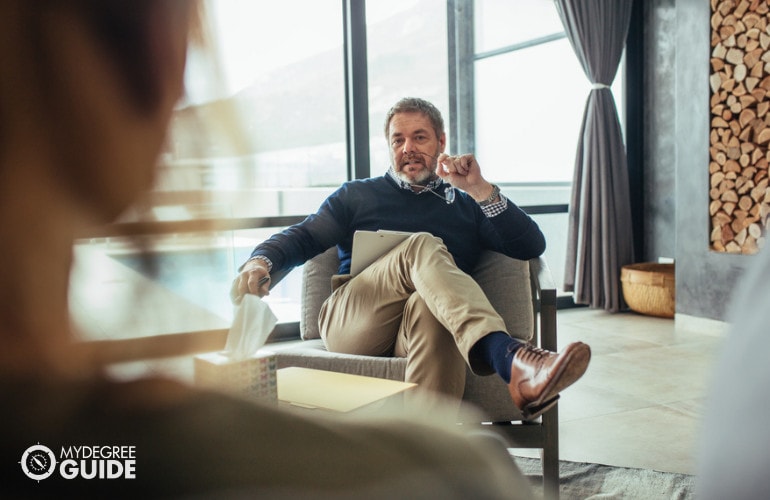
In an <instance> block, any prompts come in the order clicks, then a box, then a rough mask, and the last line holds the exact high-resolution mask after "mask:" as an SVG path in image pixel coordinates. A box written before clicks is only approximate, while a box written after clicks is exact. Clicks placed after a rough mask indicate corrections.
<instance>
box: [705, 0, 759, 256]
mask: <svg viewBox="0 0 770 500" xmlns="http://www.w3.org/2000/svg"><path fill="white" fill-rule="evenodd" d="M711 12H712V15H711V48H712V51H711V76H710V79H709V82H710V84H711V135H710V149H709V152H710V158H711V160H710V162H709V176H710V185H711V186H710V198H711V203H710V206H709V214H710V215H711V248H712V249H714V250H716V251H720V252H730V253H749V254H750V253H756V252H757V251H758V250H759V248H761V247H762V245H763V244H764V241H765V228H766V227H767V224H768V215H769V214H770V188H769V187H768V172H767V170H768V164H770V112H769V111H770V0H711Z"/></svg>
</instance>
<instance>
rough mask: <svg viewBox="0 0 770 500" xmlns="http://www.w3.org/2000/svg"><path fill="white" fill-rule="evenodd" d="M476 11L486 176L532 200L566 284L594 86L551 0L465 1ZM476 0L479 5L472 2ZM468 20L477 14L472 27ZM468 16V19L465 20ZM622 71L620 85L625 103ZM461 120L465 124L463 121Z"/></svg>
mask: <svg viewBox="0 0 770 500" xmlns="http://www.w3.org/2000/svg"><path fill="white" fill-rule="evenodd" d="M458 4H459V5H463V6H464V7H465V8H466V9H472V15H471V16H466V17H464V18H461V19H459V20H458V23H459V27H460V29H459V31H460V32H465V33H471V34H470V35H468V36H469V37H470V38H471V39H472V44H470V46H472V47H473V48H472V55H469V56H468V57H467V58H465V59H466V60H468V61H472V62H471V63H470V67H468V68H467V71H465V72H462V71H461V72H459V73H460V76H459V78H463V76H462V75H463V73H465V74H471V75H473V76H472V79H473V81H472V82H461V83H460V84H459V86H460V87H462V86H463V85H466V86H467V87H469V88H472V89H473V92H472V94H471V95H472V100H473V102H472V109H473V121H472V129H471V132H470V133H471V134H472V137H473V141H472V142H473V144H474V145H475V153H476V155H477V157H478V159H479V163H480V164H481V165H482V169H483V172H484V174H485V176H487V177H488V178H489V179H492V180H494V181H496V182H498V183H499V184H501V186H502V189H503V192H504V193H506V194H507V195H508V196H509V197H510V198H511V199H512V200H514V201H515V202H516V203H517V204H519V205H521V206H525V207H528V209H529V211H530V213H532V214H533V217H534V218H535V220H537V222H538V224H540V226H541V228H542V229H543V232H544V233H545V235H546V239H547V241H548V249H547V251H546V258H547V260H548V263H549V265H550V267H551V270H552V273H553V275H554V279H555V280H556V281H557V284H559V287H560V288H561V283H562V281H563V277H564V262H565V254H566V232H567V210H568V204H569V201H570V199H569V198H570V192H571V181H572V177H573V170H574V164H575V152H576V148H577V143H578V136H579V133H580V124H581V121H582V117H583V110H584V108H585V103H586V98H587V97H588V93H589V92H590V91H591V85H590V83H589V82H588V79H587V77H586V75H585V74H584V72H583V70H582V68H581V67H580V64H579V62H578V60H577V57H576V55H575V53H574V51H573V50H572V47H571V46H570V44H569V41H568V40H567V38H566V35H565V33H564V28H563V26H562V23H561V20H560V19H559V15H558V12H557V11H556V7H555V6H554V4H553V2H552V1H547V0H516V1H515V2H511V1H508V0H467V1H466V0H458ZM471 4H472V5H471ZM468 19H472V20H473V22H472V27H471V26H468V25H467V24H470V22H469V21H468ZM463 23H465V24H463ZM620 76H621V72H619V74H618V76H617V77H616V79H615V82H614V84H613V92H615V98H616V100H617V102H619V103H620V102H622V95H621V90H622V81H621V80H622V79H621V78H620ZM460 126H461V127H462V126H464V124H463V123H461V124H460Z"/></svg>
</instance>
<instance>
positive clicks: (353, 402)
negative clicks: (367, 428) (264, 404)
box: [277, 366, 417, 413]
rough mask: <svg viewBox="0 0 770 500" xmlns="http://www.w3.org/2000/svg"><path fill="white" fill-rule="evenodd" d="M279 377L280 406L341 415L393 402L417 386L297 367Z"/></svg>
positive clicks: (281, 373) (284, 369) (283, 372)
mask: <svg viewBox="0 0 770 500" xmlns="http://www.w3.org/2000/svg"><path fill="white" fill-rule="evenodd" d="M277 378H278V400H279V401H280V402H281V403H283V404H285V405H290V406H294V407H299V408H306V409H319V410H326V411H331V412H341V413H347V412H352V411H358V410H361V409H364V408H369V407H371V406H372V405H374V403H385V402H391V401H393V400H394V399H398V396H400V395H402V394H403V393H404V391H408V390H410V389H411V388H413V387H415V386H416V385H417V384H413V383H409V382H399V381H395V380H386V379H381V378H375V377H366V376H363V375H351V374H349V373H339V372H331V371H325V370H315V369H312V368H301V367H296V366H292V367H287V368H281V369H280V370H278V371H277Z"/></svg>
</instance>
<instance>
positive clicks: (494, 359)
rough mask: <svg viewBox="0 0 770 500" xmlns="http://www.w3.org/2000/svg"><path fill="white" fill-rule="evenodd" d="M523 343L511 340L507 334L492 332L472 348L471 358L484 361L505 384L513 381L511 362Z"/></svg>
mask: <svg viewBox="0 0 770 500" xmlns="http://www.w3.org/2000/svg"><path fill="white" fill-rule="evenodd" d="M520 346H521V342H519V341H518V340H515V339H513V338H511V337H510V336H509V335H508V334H507V333H505V332H492V333H490V334H489V335H487V336H485V337H482V338H481V339H480V340H479V341H478V342H476V345H474V346H473V347H472V348H471V352H470V354H471V356H472V357H478V358H480V359H482V360H484V361H485V362H486V363H487V364H488V365H489V366H491V367H492V368H493V369H494V370H495V372H497V374H498V375H500V377H502V379H503V380H505V383H506V384H507V383H508V382H510V381H511V362H513V355H514V354H516V350H518V348H519V347H520Z"/></svg>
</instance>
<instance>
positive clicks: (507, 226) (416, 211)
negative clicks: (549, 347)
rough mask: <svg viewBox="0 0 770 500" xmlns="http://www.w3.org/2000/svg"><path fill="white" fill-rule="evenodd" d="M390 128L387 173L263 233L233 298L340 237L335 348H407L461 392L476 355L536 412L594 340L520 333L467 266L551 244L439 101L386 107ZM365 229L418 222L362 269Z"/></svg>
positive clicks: (429, 381) (328, 312)
mask: <svg viewBox="0 0 770 500" xmlns="http://www.w3.org/2000/svg"><path fill="white" fill-rule="evenodd" d="M385 136H386V138H387V140H388V144H389V146H390V161H391V165H390V168H389V169H388V171H387V173H385V175H382V176H379V177H373V178H369V179H363V180H354V181H349V182H346V183H344V184H343V185H342V186H341V187H340V188H339V189H337V190H336V191H335V192H334V193H333V194H331V195H330V196H329V197H328V198H327V199H326V200H325V201H324V203H323V204H322V205H321V207H320V209H319V210H318V212H316V213H315V214H313V215H311V216H309V217H308V218H306V219H305V220H304V221H303V222H301V223H299V224H296V225H294V226H292V227H289V228H288V229H286V230H284V231H282V232H280V233H278V234H275V235H273V236H272V237H271V238H269V239H268V240H266V241H265V242H263V243H262V244H260V245H258V246H257V247H256V248H255V249H254V251H253V252H252V254H251V258H250V259H249V260H248V261H247V262H246V263H245V264H244V265H243V266H241V269H240V273H239V275H238V276H237V277H236V279H235V280H234V281H233V287H232V291H231V298H232V299H233V300H234V301H238V300H239V299H240V297H241V296H242V295H243V294H245V293H253V294H256V295H259V296H264V295H267V294H268V290H269V285H270V281H269V277H270V273H271V272H272V273H275V272H276V271H282V270H286V269H290V268H292V267H295V266H298V265H301V264H303V263H304V262H306V261H307V260H309V259H311V258H313V257H314V256H316V255H318V254H320V253H322V252H324V251H325V250H327V249H328V248H331V247H333V246H335V245H336V246H337V248H338V254H339V257H340V268H339V274H338V275H337V276H335V279H334V280H333V282H334V285H333V286H334V291H333V293H332V294H331V296H330V297H329V298H328V299H327V300H326V302H325V303H324V305H323V307H322V309H321V314H320V317H319V327H320V332H321V337H322V338H323V340H324V342H325V344H326V346H327V348H328V349H329V350H330V351H334V352H340V353H348V354H360V355H372V356H400V357H405V358H407V365H406V377H405V379H406V381H407V382H414V383H416V384H418V386H419V387H420V389H421V390H422V391H423V394H425V393H434V394H435V393H438V394H441V395H443V396H449V397H450V398H454V399H456V400H458V401H459V400H460V399H461V398H462V395H463V390H464V383H465V374H466V369H465V365H466V364H467V365H468V366H470V367H471V369H472V370H473V371H474V373H478V374H491V373H497V374H498V375H499V376H500V377H502V379H503V380H504V381H505V382H506V383H507V384H508V388H509V392H510V395H511V398H512V399H513V402H514V403H515V404H516V406H517V407H518V408H519V409H520V410H521V411H522V414H523V416H524V418H525V419H534V418H537V417H538V416H540V415H541V414H542V413H543V412H545V411H546V410H548V409H549V408H550V407H552V406H553V405H554V404H555V403H556V400H557V399H558V396H559V393H560V391H562V390H563V389H565V388H566V387H568V386H569V385H571V384H573V383H574V382H575V381H577V380H578V379H579V378H580V377H581V376H582V375H583V374H584V373H585V371H586V369H587V367H588V363H589V361H590V357H591V350H590V348H589V346H588V345H586V344H584V343H582V342H574V343H572V344H569V345H568V346H566V347H565V348H564V349H563V350H562V352H560V353H554V352H550V351H546V350H543V349H539V348H536V347H533V346H531V345H529V344H526V343H523V342H521V341H519V340H516V339H514V338H512V337H511V336H509V335H508V333H507V332H506V326H505V323H504V321H503V320H502V318H501V317H500V316H499V315H498V314H497V313H496V312H495V310H494V308H493V307H492V305H491V304H490V303H489V301H488V300H487V298H486V296H485V295H484V292H483V291H482V290H481V288H480V287H479V285H478V284H477V283H476V282H475V281H474V280H473V279H472V278H471V277H470V276H469V274H468V273H469V272H470V271H471V270H472V269H473V268H474V266H475V265H476V263H477V261H478V259H479V256H480V254H481V252H482V251H483V250H493V251H497V252H500V253H503V254H505V255H507V256H509V257H513V258H517V259H522V260H527V259H530V258H534V257H537V256H539V255H541V254H542V253H543V251H544V250H545V238H544V236H543V233H542V232H541V231H540V228H539V227H538V226H537V224H536V223H535V221H534V220H532V218H530V217H529V216H528V215H527V214H526V213H524V212H523V211H522V210H521V209H520V208H519V207H517V206H516V205H515V204H514V203H513V202H512V201H510V200H508V199H507V198H506V197H505V196H503V195H502V194H501V193H500V189H499V187H498V186H496V185H494V184H491V183H489V182H488V181H487V180H486V179H484V177H483V176H482V175H481V169H480V167H479V165H478V163H477V161H476V159H475V158H474V156H473V155H470V154H466V155H462V156H449V155H447V154H445V153H444V149H445V146H446V134H445V132H444V122H443V119H442V117H441V113H440V112H439V111H438V110H437V109H436V108H435V107H434V106H433V105H432V104H431V103H429V102H427V101H425V100H423V99H418V98H404V99H401V100H400V101H399V102H397V103H396V104H395V105H394V106H393V107H392V108H391V109H390V111H389V112H388V114H387V116H386V120H385ZM357 230H375V231H376V230H392V231H403V232H410V233H414V234H412V235H411V236H409V237H408V238H407V239H405V240H404V241H403V242H402V243H400V244H399V245H398V246H396V247H395V248H394V249H393V250H391V251H390V252H388V253H387V254H386V255H384V256H383V257H382V258H380V259H378V260H377V261H376V262H374V263H373V264H372V265H370V266H369V267H367V268H366V269H364V270H363V271H362V272H361V273H359V274H357V275H356V276H354V277H351V276H350V274H349V273H350V263H351V253H352V242H353V234H354V233H355V231H357Z"/></svg>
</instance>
